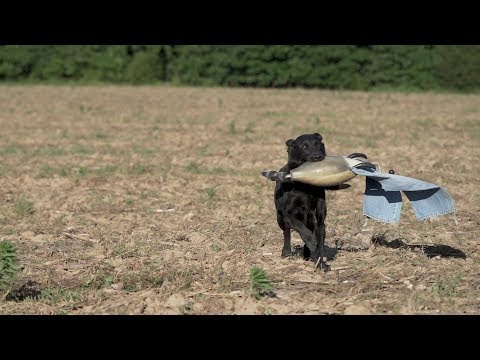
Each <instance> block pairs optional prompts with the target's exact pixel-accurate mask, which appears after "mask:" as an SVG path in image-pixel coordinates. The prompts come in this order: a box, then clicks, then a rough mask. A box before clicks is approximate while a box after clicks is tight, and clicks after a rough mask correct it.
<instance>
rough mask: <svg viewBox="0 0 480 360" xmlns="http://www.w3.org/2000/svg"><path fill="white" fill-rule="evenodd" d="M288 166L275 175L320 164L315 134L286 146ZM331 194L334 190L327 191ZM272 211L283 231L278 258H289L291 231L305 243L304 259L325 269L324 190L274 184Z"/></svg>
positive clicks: (320, 146)
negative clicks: (274, 212)
mask: <svg viewBox="0 0 480 360" xmlns="http://www.w3.org/2000/svg"><path fill="white" fill-rule="evenodd" d="M286 144H287V146H288V163H287V164H286V165H285V166H284V167H283V168H281V169H280V170H279V171H283V172H287V173H288V172H290V170H292V169H295V168H296V167H298V166H300V165H302V164H303V163H304V162H307V161H322V160H323V159H324V158H325V156H326V152H325V145H324V143H323V142H322V136H321V135H320V134H318V133H315V134H305V135H301V136H299V137H298V138H296V139H295V140H293V139H290V140H287V142H286ZM331 189H332V190H334V188H331ZM275 208H276V210H277V222H278V225H279V226H280V228H281V229H282V230H283V238H284V244H283V249H282V257H286V256H290V255H291V254H292V249H291V230H292V229H293V230H296V231H297V232H298V233H299V234H300V237H301V238H302V240H303V241H304V243H305V246H304V257H305V258H309V257H310V259H311V260H313V261H315V262H316V261H317V260H318V259H321V260H320V269H327V268H328V267H327V265H326V264H324V263H323V255H324V244H325V217H326V216H327V205H326V201H325V188H323V187H319V186H313V185H309V184H303V183H300V182H280V181H277V184H276V187H275Z"/></svg>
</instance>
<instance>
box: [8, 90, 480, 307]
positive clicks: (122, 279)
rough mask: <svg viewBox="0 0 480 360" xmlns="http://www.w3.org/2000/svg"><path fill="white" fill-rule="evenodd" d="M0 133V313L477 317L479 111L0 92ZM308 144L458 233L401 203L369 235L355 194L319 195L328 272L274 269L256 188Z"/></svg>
mask: <svg viewBox="0 0 480 360" xmlns="http://www.w3.org/2000/svg"><path fill="white" fill-rule="evenodd" d="M0 128H1V131H0V241H2V240H7V241H10V242H12V243H14V244H15V245H16V246H17V253H18V258H19V260H20V264H21V266H22V271H21V272H20V273H19V275H18V277H17V279H16V281H15V283H14V285H13V287H12V288H11V289H10V291H9V293H8V294H4V296H3V298H4V299H3V301H1V302H0V313H1V314H439V313H440V314H478V313H479V312H480V277H479V273H480V264H479V250H480V242H479V234H480V215H479V208H480V191H479V190H480V189H479V184H480V179H479V175H480V174H479V165H478V161H479V159H480V95H458V94H435V93H423V94H417V93H412V94H406V93H369V92H348V91H342V92H339V91H320V90H302V89H292V90H262V89H222V88H189V87H170V86H164V87H163V86H159V87H143V86H142V87H130V86H40V85H39V86H0ZM311 132H320V133H321V134H322V135H323V137H324V140H325V143H326V148H327V153H328V154H330V155H346V154H350V153H352V152H363V153H366V154H367V155H368V156H369V159H370V160H372V161H377V162H379V163H380V165H381V167H382V170H387V171H388V170H389V169H394V170H395V172H396V173H397V174H400V175H405V176H411V177H415V178H418V179H422V180H426V181H429V182H433V183H436V184H439V185H441V186H443V187H444V188H446V189H447V190H448V191H449V192H450V193H451V194H452V196H453V197H454V199H455V201H456V207H457V212H456V223H455V221H454V217H453V216H450V215H449V216H443V217H439V218H438V219H434V220H429V221H417V220H416V219H415V216H414V213H413V211H412V209H411V207H410V206H409V203H408V202H406V203H405V204H404V210H403V213H402V218H401V221H400V223H398V224H384V223H379V222H375V221H373V220H370V221H369V222H368V223H367V225H366V226H365V227H364V222H365V221H364V217H363V215H362V205H363V204H362V202H363V191H364V186H365V183H364V181H365V180H364V178H361V177H356V178H354V179H353V180H352V181H351V182H350V184H351V185H352V186H351V187H350V188H349V189H346V190H342V191H337V192H329V193H328V195H327V196H328V199H327V200H328V216H327V239H326V243H327V245H328V246H329V248H330V255H331V258H330V260H329V261H328V263H329V264H330V266H331V267H332V269H333V270H332V271H330V272H327V273H323V272H320V271H318V270H317V271H315V270H314V264H313V263H312V262H308V261H305V260H303V258H302V256H301V254H299V255H297V256H294V257H290V258H286V259H284V258H281V257H280V252H281V247H282V241H283V240H282V232H281V230H280V229H279V227H278V225H277V224H276V217H275V210H274V203H273V189H274V185H275V184H274V183H273V182H270V181H268V180H267V179H265V178H263V177H262V176H261V175H260V171H262V170H278V169H279V168H280V167H281V166H283V164H284V163H285V161H286V156H287V153H286V146H285V141H286V140H287V139H289V138H294V137H296V136H298V135H301V134H303V133H311ZM293 242H294V245H295V246H296V247H297V248H300V247H301V245H302V241H301V239H300V238H299V236H298V235H297V234H295V233H294V234H293ZM336 243H337V244H340V243H341V244H342V248H341V249H340V250H338V251H337V250H335V244H336ZM299 252H300V250H299ZM253 266H256V267H259V268H262V269H263V270H265V272H266V273H267V275H268V277H269V278H270V279H271V281H272V283H273V286H274V290H273V291H271V292H268V293H266V294H265V296H261V297H260V298H259V299H256V298H255V297H254V296H252V294H251V284H250V280H249V273H250V269H251V268H252V267H253ZM1 298H2V296H0V299H1Z"/></svg>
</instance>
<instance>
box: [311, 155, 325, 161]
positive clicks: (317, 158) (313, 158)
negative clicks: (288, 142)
mask: <svg viewBox="0 0 480 360" xmlns="http://www.w3.org/2000/svg"><path fill="white" fill-rule="evenodd" d="M323 159H325V155H313V156H309V157H308V158H307V161H308V162H316V161H322V160H323Z"/></svg>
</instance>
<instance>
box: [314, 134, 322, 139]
mask: <svg viewBox="0 0 480 360" xmlns="http://www.w3.org/2000/svg"><path fill="white" fill-rule="evenodd" d="M313 135H316V136H318V137H319V138H320V140H322V139H323V137H322V135H320V134H319V133H315V134H313Z"/></svg>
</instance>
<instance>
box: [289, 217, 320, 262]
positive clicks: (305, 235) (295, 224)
mask: <svg viewBox="0 0 480 360" xmlns="http://www.w3.org/2000/svg"><path fill="white" fill-rule="evenodd" d="M290 225H291V226H292V228H293V229H295V230H296V231H297V232H298V233H299V234H300V237H301V238H302V240H303V242H304V243H305V245H307V247H308V249H309V250H310V254H315V251H316V249H317V244H316V243H315V239H314V237H313V233H312V232H311V231H310V230H309V229H308V228H307V226H306V225H305V224H304V223H303V222H301V221H300V220H297V219H291V220H290Z"/></svg>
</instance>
